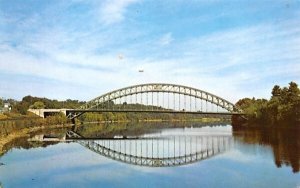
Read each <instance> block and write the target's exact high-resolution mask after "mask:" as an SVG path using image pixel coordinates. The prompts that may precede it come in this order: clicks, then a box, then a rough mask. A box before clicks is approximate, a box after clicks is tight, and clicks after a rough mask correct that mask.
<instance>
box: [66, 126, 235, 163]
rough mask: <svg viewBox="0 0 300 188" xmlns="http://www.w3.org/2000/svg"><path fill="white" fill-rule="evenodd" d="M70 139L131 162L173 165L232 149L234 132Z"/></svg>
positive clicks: (95, 150) (122, 160)
mask: <svg viewBox="0 0 300 188" xmlns="http://www.w3.org/2000/svg"><path fill="white" fill-rule="evenodd" d="M68 136H69V137H70V138H77V139H78V140H76V142H78V143H79V144H81V145H82V146H84V147H86V148H88V149H90V150H91V151H94V152H95V153H98V154H100V155H102V156H104V157H107V158H110V159H113V160H116V161H120V162H123V163H127V164H133V165H139V166H147V167H172V166H180V165H186V164H191V163H195V162H198V161H201V160H204V159H208V158H211V157H213V156H216V155H218V154H221V153H224V152H226V151H228V150H229V149H230V148H231V146H232V145H233V139H232V136H231V135H201V136H200V135H184V136H183V135H173V136H164V137H157V136H155V137H141V138H115V139H98V140H88V139H82V138H81V137H80V136H79V135H78V134H76V133H74V132H72V131H70V132H68Z"/></svg>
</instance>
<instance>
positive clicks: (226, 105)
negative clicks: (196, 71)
mask: <svg viewBox="0 0 300 188" xmlns="http://www.w3.org/2000/svg"><path fill="white" fill-rule="evenodd" d="M142 93H168V94H172V93H173V94H179V95H185V96H189V97H194V98H195V99H200V100H205V101H207V102H209V103H212V104H215V105H217V106H220V107H221V108H223V109H225V110H227V111H228V112H232V113H234V112H236V113H238V112H241V110H239V109H238V108H237V107H236V106H235V105H234V104H233V103H231V102H229V101H227V100H225V99H223V98H221V97H219V96H217V95H214V94H212V93H209V92H206V91H203V90H200V89H196V88H192V87H188V86H183V85H177V84H165V83H149V84H140V85H134V86H129V87H125V88H121V89H117V90H114V91H111V92H108V93H106V94H104V95H101V96H99V97H96V98H94V99H92V100H91V101H88V102H87V103H86V104H84V105H83V106H81V107H80V109H93V108H97V106H99V105H100V104H103V103H105V102H109V101H113V100H115V99H119V98H122V97H126V96H131V95H135V94H142Z"/></svg>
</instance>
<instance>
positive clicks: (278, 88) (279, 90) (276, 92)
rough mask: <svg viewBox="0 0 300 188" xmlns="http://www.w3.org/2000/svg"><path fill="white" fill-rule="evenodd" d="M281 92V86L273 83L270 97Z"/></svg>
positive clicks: (276, 95)
mask: <svg viewBox="0 0 300 188" xmlns="http://www.w3.org/2000/svg"><path fill="white" fill-rule="evenodd" d="M280 94H281V88H280V87H279V86H278V85H275V86H274V87H273V90H272V97H278V96H280Z"/></svg>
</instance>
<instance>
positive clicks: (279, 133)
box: [233, 128, 300, 173]
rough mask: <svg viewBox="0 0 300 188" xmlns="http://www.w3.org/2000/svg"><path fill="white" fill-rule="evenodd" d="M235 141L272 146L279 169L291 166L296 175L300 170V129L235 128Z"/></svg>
mask: <svg viewBox="0 0 300 188" xmlns="http://www.w3.org/2000/svg"><path fill="white" fill-rule="evenodd" d="M233 136H234V138H235V139H237V140H239V141H242V142H243V143H246V144H253V145H254V144H256V145H257V144H259V145H266V146H271V148H272V151H273V156H274V162H275V164H276V166H277V167H279V168H280V167H281V166H282V165H287V166H291V167H292V169H293V172H294V173H297V172H299V170H300V137H299V136H300V128H263V129H249V128H248V129H236V128H233Z"/></svg>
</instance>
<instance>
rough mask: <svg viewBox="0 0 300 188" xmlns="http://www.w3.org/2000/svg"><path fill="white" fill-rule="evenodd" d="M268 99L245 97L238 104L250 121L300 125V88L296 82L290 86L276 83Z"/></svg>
mask: <svg viewBox="0 0 300 188" xmlns="http://www.w3.org/2000/svg"><path fill="white" fill-rule="evenodd" d="M271 94H272V96H271V98H270V99H269V100H267V99H255V98H252V99H250V98H244V99H241V100H239V101H238V102H237V103H236V105H237V107H239V108H240V109H242V110H243V111H244V112H245V113H246V116H247V119H248V123H250V124H251V123H252V124H261V125H270V126H275V125H276V126H278V125H286V124H289V125H299V124H300V89H299V87H298V85H297V83H295V82H290V83H289V86H288V87H280V86H278V85H275V86H274V87H273V89H272V92H271Z"/></svg>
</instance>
